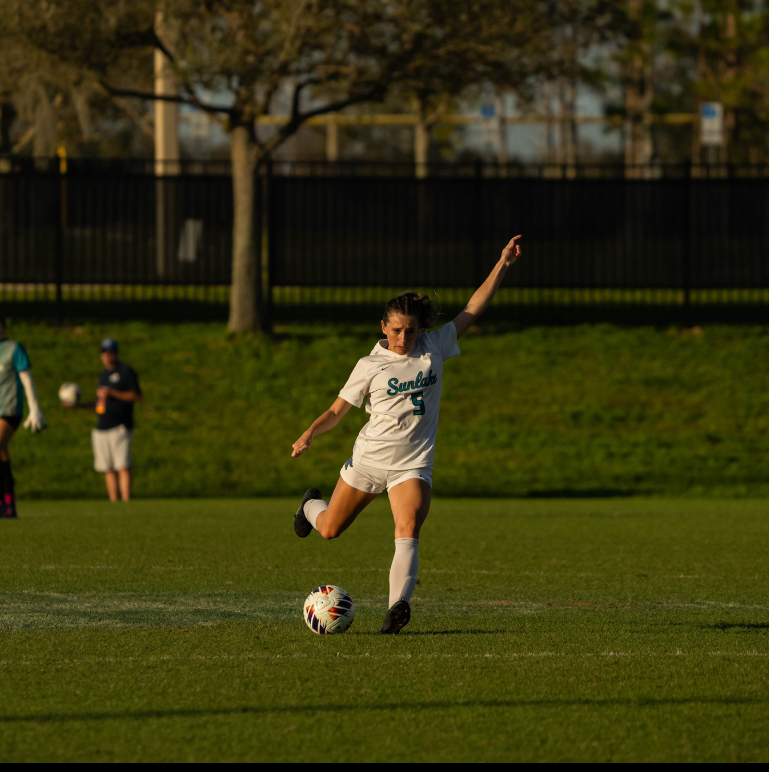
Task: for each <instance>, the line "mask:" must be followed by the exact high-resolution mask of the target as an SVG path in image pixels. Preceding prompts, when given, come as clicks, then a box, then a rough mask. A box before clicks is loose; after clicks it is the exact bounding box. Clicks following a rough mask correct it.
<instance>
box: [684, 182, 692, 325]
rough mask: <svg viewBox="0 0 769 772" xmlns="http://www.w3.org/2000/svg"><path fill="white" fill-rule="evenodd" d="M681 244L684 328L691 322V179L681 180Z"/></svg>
mask: <svg viewBox="0 0 769 772" xmlns="http://www.w3.org/2000/svg"><path fill="white" fill-rule="evenodd" d="M683 185H684V191H683V193H684V195H683V201H682V202H681V203H682V208H683V215H684V216H683V244H682V249H681V289H682V290H683V293H684V298H683V300H684V302H683V308H682V313H681V317H682V318H681V324H682V326H683V327H686V326H687V325H689V323H690V322H691V305H690V304H691V283H692V277H691V259H692V236H693V232H692V187H691V186H692V177H691V175H689V176H688V177H686V178H684V180H683Z"/></svg>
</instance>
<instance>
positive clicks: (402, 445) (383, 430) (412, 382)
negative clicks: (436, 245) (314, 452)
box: [339, 322, 461, 470]
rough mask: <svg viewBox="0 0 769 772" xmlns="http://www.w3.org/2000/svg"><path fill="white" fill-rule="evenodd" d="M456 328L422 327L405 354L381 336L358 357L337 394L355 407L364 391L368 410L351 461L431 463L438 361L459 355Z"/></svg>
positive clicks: (395, 465) (391, 465)
mask: <svg viewBox="0 0 769 772" xmlns="http://www.w3.org/2000/svg"><path fill="white" fill-rule="evenodd" d="M460 353H461V352H460V351H459V346H458V345H457V328H456V327H455V326H454V322H449V323H448V324H447V325H445V326H444V327H442V328H441V329H440V330H436V331H435V332H422V333H420V335H419V338H418V339H417V343H416V345H415V346H414V348H413V349H412V350H411V351H410V352H409V353H408V354H407V355H405V356H404V355H402V354H396V353H395V352H393V351H390V350H389V349H388V348H387V341H386V340H380V341H379V342H378V343H377V344H376V346H374V350H373V351H372V352H371V354H370V355H369V356H367V357H363V359H360V360H358V364H357V365H355V369H354V370H353V371H352V374H351V375H350V378H349V379H348V381H347V383H346V384H345V386H344V388H343V389H342V390H341V391H340V392H339V396H340V397H341V398H342V399H344V400H346V401H347V402H349V403H350V404H351V405H355V407H360V406H361V405H362V404H363V401H364V399H365V398H366V397H367V396H368V398H369V399H368V404H367V405H366V412H368V413H370V414H371V418H370V419H369V421H368V423H367V424H366V425H365V426H364V427H363V429H361V432H360V434H359V435H358V439H357V440H356V441H355V447H354V449H353V453H352V455H353V463H355V462H356V461H357V462H358V463H360V464H363V465H364V466H372V467H374V468H375V469H392V470H401V469H416V468H419V467H425V466H432V463H433V458H434V456H435V436H436V434H437V433H438V413H439V411H440V403H441V387H442V385H443V362H444V360H445V359H450V358H451V357H455V356H458V355H459V354H460Z"/></svg>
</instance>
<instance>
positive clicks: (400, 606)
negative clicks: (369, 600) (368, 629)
mask: <svg viewBox="0 0 769 772" xmlns="http://www.w3.org/2000/svg"><path fill="white" fill-rule="evenodd" d="M410 620H411V606H409V603H408V601H407V600H399V601H397V602H396V603H393V604H392V606H390V608H389V609H388V610H387V613H386V614H385V618H384V622H382V629H381V630H380V631H379V632H380V633H381V634H382V635H397V634H398V633H399V632H400V631H401V630H402V629H403V628H404V627H405V626H406V625H407V624H408V623H409V621H410Z"/></svg>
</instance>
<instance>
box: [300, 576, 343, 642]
mask: <svg viewBox="0 0 769 772" xmlns="http://www.w3.org/2000/svg"><path fill="white" fill-rule="evenodd" d="M353 619H355V603H354V602H353V599H352V598H351V597H350V594H349V593H348V592H346V591H345V590H343V589H342V588H341V587H336V586H335V585H333V584H324V585H322V586H321V587H318V588H317V589H316V590H313V591H312V592H311V593H310V594H309V595H308V596H307V600H306V601H305V602H304V621H305V622H307V627H309V628H310V630H312V631H313V632H314V633H317V634H318V635H333V634H334V633H343V632H345V630H347V629H348V628H349V627H350V625H351V624H352V622H353Z"/></svg>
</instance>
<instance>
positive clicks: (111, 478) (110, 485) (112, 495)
mask: <svg viewBox="0 0 769 772" xmlns="http://www.w3.org/2000/svg"><path fill="white" fill-rule="evenodd" d="M104 482H105V483H106V484H107V495H108V496H109V500H110V501H119V498H120V497H119V491H118V478H117V472H114V471H111V472H105V473H104Z"/></svg>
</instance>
